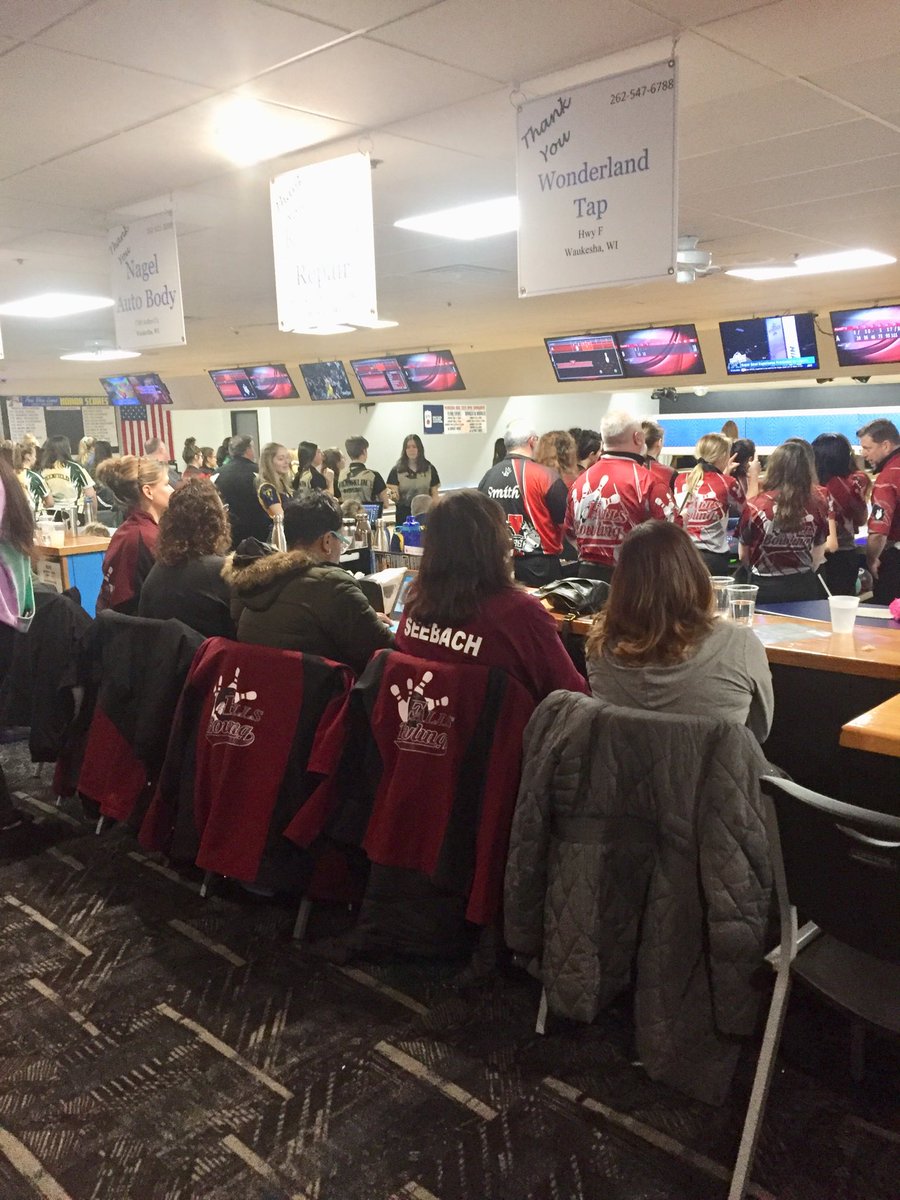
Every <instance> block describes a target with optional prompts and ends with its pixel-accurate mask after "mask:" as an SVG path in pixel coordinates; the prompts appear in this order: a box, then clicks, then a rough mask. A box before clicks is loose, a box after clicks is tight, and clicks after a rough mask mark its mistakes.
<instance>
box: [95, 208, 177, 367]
mask: <svg viewBox="0 0 900 1200" xmlns="http://www.w3.org/2000/svg"><path fill="white" fill-rule="evenodd" d="M107 244H108V247H109V258H110V269H111V275H112V295H113V297H114V299H115V301H116V307H115V317H116V342H117V344H118V345H119V346H120V347H121V348H122V349H123V350H150V349H153V348H155V347H158V346H183V345H184V343H185V336H184V304H183V301H182V295H181V274H180V272H179V268H178V241H177V239H176V237H175V220H174V217H173V215H172V213H171V212H162V213H156V214H155V215H154V216H152V217H141V218H140V219H138V220H134V221H131V222H130V223H129V224H128V225H116V226H115V227H114V228H112V229H110V230H109V232H108V234H107Z"/></svg>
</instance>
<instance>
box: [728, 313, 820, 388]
mask: <svg viewBox="0 0 900 1200" xmlns="http://www.w3.org/2000/svg"><path fill="white" fill-rule="evenodd" d="M719 333H720V334H721V335H722V351H723V353H724V355H725V369H726V370H727V371H728V374H729V375H751V374H755V373H756V372H763V371H817V370H818V369H819V355H818V351H817V349H816V327H815V324H814V318H813V314H812V313H793V314H791V315H790V316H786V317H754V318H753V319H752V320H749V321H720V322H719Z"/></svg>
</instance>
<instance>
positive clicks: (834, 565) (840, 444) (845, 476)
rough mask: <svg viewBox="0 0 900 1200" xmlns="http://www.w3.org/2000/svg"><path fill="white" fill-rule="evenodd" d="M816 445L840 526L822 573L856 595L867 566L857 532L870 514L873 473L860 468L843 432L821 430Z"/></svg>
mask: <svg viewBox="0 0 900 1200" xmlns="http://www.w3.org/2000/svg"><path fill="white" fill-rule="evenodd" d="M812 448H813V454H814V455H815V458H816V474H817V475H818V477H819V485H820V486H821V487H823V488H824V489H825V492H826V494H827V497H828V509H829V515H830V516H831V517H833V519H834V522H835V525H836V527H837V549H836V550H833V551H831V552H830V553H827V554H826V555H825V561H824V563H823V564H822V568H821V574H822V576H823V577H824V579H825V582H826V583H827V584H828V588H829V591H831V592H833V593H834V594H835V595H837V596H855V595H856V580H857V576H858V575H859V568H860V567H862V566H865V555H864V554H861V553H860V551H859V550H857V548H856V535H857V533H858V532H859V529H860V526H861V525H865V523H866V520H867V519H868V515H869V507H868V498H869V477H868V475H867V474H866V473H865V471H860V470H857V467H856V463H855V462H854V459H853V447H852V446H851V445H850V442H849V441H848V440H847V438H845V437H844V435H843V434H842V433H820V434H819V436H818V437H817V438H816V439H815V441H814V442H813V444H812Z"/></svg>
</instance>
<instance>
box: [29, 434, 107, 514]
mask: <svg viewBox="0 0 900 1200" xmlns="http://www.w3.org/2000/svg"><path fill="white" fill-rule="evenodd" d="M41 475H42V476H43V479H44V483H46V485H47V487H48V488H49V489H50V495H51V496H52V498H53V504H54V507H56V506H57V505H58V506H61V507H64V506H66V505H71V504H76V505H77V506H78V509H79V511H80V510H81V508H82V506H83V504H84V500H85V498H87V499H88V500H93V498H94V496H95V494H96V493H95V491H94V481H93V479H91V477H90V475H88V473H87V471H86V470H85V468H84V467H83V466H82V465H81V463H79V462H76V461H75V460H74V458H73V457H72V446H71V443H70V442H69V439H68V438H67V437H51V438H47V440H46V442H44V445H43V448H42V450H41Z"/></svg>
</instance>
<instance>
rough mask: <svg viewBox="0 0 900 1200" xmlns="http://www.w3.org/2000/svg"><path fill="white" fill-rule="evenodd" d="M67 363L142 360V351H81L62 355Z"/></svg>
mask: <svg viewBox="0 0 900 1200" xmlns="http://www.w3.org/2000/svg"><path fill="white" fill-rule="evenodd" d="M59 357H60V358H61V359H64V360H65V361H66V362H115V360H116V359H117V358H140V357H141V352H140V350H79V351H78V352H77V353H76V354H61V355H60V356H59Z"/></svg>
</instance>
